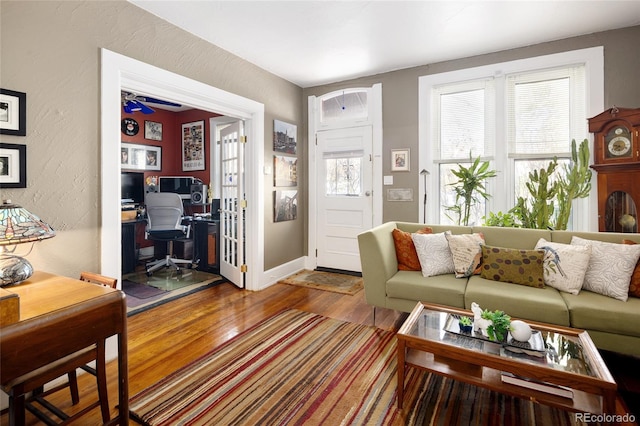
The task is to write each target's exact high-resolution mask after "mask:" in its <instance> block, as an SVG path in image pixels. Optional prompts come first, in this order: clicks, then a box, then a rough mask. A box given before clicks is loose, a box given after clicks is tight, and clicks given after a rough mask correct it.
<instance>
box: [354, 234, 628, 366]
mask: <svg viewBox="0 0 640 426" xmlns="http://www.w3.org/2000/svg"><path fill="white" fill-rule="evenodd" d="M425 226H429V227H431V228H432V229H433V232H434V233H439V232H444V231H451V233H452V234H454V235H455V234H469V233H474V232H476V233H482V234H484V238H485V244H486V245H490V246H496V247H508V248H514V249H533V248H534V247H535V245H536V243H537V242H538V240H539V239H540V238H544V239H546V240H547V241H552V242H558V243H566V244H568V243H570V242H571V237H572V236H574V235H575V236H579V237H581V238H584V239H590V240H599V241H605V242H612V243H621V242H622V239H623V238H624V239H628V240H632V241H635V242H636V243H640V234H619V233H602V232H571V231H550V230H538V229H519V228H501V227H475V226H474V227H464V226H445V225H424V224H419V223H407V222H387V223H385V224H382V225H380V226H378V227H375V228H373V229H371V230H369V231H366V232H363V233H361V234H360V235H358V245H359V248H360V259H361V264H362V276H363V278H364V291H365V297H366V301H367V303H368V304H370V305H373V306H378V307H383V308H388V309H394V310H398V311H403V312H411V310H412V309H413V308H414V307H415V305H416V303H417V302H418V301H421V302H427V303H437V304H441V305H447V306H453V307H457V308H465V309H470V307H471V303H472V302H476V303H478V304H479V305H480V306H481V307H482V308H484V309H491V310H495V309H501V310H504V311H505V312H507V313H508V314H509V315H511V316H513V317H519V318H522V319H525V320H526V319H529V320H534V321H541V322H546V323H552V324H558V325H562V326H569V327H574V328H579V329H584V330H587V331H588V332H589V335H590V336H591V338H592V339H593V341H594V342H595V344H596V346H597V347H598V348H600V349H605V350H609V351H614V352H619V353H624V354H629V355H635V356H640V326H638V322H637V321H640V298H635V297H629V299H628V300H627V301H626V302H623V301H620V300H617V299H614V298H611V297H607V296H603V295H600V294H597V293H593V292H590V291H587V290H584V289H583V290H582V291H580V293H579V294H578V295H573V294H569V293H565V292H561V291H558V290H556V289H555V288H553V287H550V286H545V287H544V288H542V289H540V288H534V287H528V286H524V285H517V284H511V283H505V282H498V281H491V280H487V279H484V278H481V276H480V275H472V276H471V277H469V278H456V277H455V276H454V274H446V275H437V276H432V277H423V276H422V273H421V272H420V271H399V270H398V262H397V259H396V253H395V246H394V240H393V236H392V231H393V229H394V228H398V229H400V230H402V231H405V232H411V233H413V232H416V231H418V230H419V229H421V228H424V227H425Z"/></svg>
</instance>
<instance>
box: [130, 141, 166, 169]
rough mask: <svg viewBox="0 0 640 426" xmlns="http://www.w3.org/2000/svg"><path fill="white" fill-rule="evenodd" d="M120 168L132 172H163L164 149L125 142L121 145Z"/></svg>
mask: <svg viewBox="0 0 640 426" xmlns="http://www.w3.org/2000/svg"><path fill="white" fill-rule="evenodd" d="M120 167H121V168H122V169H131V170H158V171H159V170H162V148H161V147H159V146H153V145H140V144H134V143H125V142H123V143H122V144H121V145H120Z"/></svg>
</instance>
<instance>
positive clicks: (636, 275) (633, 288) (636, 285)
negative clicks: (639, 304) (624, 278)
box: [622, 239, 640, 297]
mask: <svg viewBox="0 0 640 426" xmlns="http://www.w3.org/2000/svg"><path fill="white" fill-rule="evenodd" d="M622 244H630V245H633V244H637V243H636V242H635V241H631V240H626V239H625V240H622ZM629 297H640V260H638V263H636V267H635V269H634V270H633V274H631V280H630V281H629Z"/></svg>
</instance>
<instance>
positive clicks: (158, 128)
mask: <svg viewBox="0 0 640 426" xmlns="http://www.w3.org/2000/svg"><path fill="white" fill-rule="evenodd" d="M144 138H145V139H149V140H152V141H161V140H162V123H157V122H155V121H145V122H144Z"/></svg>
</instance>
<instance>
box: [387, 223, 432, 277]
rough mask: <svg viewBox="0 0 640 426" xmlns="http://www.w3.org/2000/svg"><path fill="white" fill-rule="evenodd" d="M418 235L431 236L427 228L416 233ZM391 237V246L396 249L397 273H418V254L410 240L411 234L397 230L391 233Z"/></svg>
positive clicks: (429, 229) (430, 231)
mask: <svg viewBox="0 0 640 426" xmlns="http://www.w3.org/2000/svg"><path fill="white" fill-rule="evenodd" d="M416 233H418V234H431V233H432V230H431V228H429V227H428V226H427V227H425V228H422V229H419V230H418V231H416ZM391 234H392V235H393V245H394V246H395V248H396V258H397V259H398V270H399V271H420V270H421V268H420V260H419V259H418V253H416V248H415V246H414V245H413V239H411V232H405V231H401V230H400V229H398V228H395V229H393V231H391Z"/></svg>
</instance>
